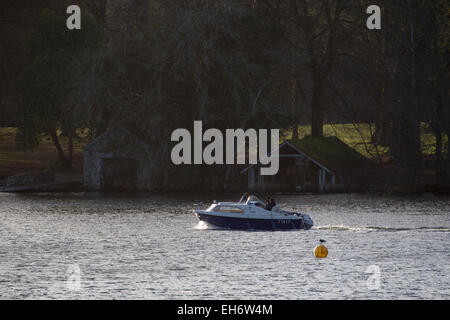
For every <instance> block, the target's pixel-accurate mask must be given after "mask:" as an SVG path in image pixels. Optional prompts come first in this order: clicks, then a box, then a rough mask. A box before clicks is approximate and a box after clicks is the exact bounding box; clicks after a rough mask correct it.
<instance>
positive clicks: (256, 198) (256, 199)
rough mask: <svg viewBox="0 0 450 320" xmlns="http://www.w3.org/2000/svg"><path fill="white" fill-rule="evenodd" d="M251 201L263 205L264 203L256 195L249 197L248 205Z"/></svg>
mask: <svg viewBox="0 0 450 320" xmlns="http://www.w3.org/2000/svg"><path fill="white" fill-rule="evenodd" d="M250 201H255V202H261V203H262V201H261V200H259V199H258V197H257V196H254V195H251V196H249V197H248V198H247V203H249V202H250Z"/></svg>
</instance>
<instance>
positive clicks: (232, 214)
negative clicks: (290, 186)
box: [194, 194, 313, 230]
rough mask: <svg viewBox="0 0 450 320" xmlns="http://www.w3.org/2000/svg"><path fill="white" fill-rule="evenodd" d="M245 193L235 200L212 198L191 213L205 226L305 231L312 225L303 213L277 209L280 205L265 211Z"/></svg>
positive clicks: (254, 199) (253, 198) (253, 197)
mask: <svg viewBox="0 0 450 320" xmlns="http://www.w3.org/2000/svg"><path fill="white" fill-rule="evenodd" d="M246 196H247V195H246V194H245V195H244V196H242V198H241V199H240V200H239V202H216V201H214V203H213V204H212V205H211V206H210V207H209V208H208V209H206V210H194V212H195V214H196V215H197V217H198V219H199V220H200V221H201V222H203V223H205V224H206V225H208V226H212V227H216V228H223V229H236V230H293V229H305V230H308V229H310V228H311V227H312V226H313V221H312V219H311V218H310V217H309V215H307V214H304V213H296V212H290V211H285V210H281V205H275V206H274V207H273V208H272V210H268V209H269V208H267V207H266V205H265V204H264V203H263V202H262V201H261V200H260V199H258V198H257V197H256V196H254V195H250V196H248V197H246ZM266 208H267V209H266Z"/></svg>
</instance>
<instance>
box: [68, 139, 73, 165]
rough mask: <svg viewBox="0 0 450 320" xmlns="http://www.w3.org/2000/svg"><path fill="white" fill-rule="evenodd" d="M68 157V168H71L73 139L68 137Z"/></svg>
mask: <svg viewBox="0 0 450 320" xmlns="http://www.w3.org/2000/svg"><path fill="white" fill-rule="evenodd" d="M68 144H69V156H68V159H67V160H68V162H69V168H72V164H73V138H72V137H70V138H69V142H68Z"/></svg>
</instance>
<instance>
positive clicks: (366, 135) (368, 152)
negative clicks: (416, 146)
mask: <svg viewBox="0 0 450 320" xmlns="http://www.w3.org/2000/svg"><path fill="white" fill-rule="evenodd" d="M374 130H375V127H374V126H370V125H369V124H366V123H355V124H352V123H348V124H326V125H324V128H323V132H324V135H325V136H326V137H330V136H336V137H338V138H339V139H341V140H342V141H344V142H345V143H346V144H347V145H349V146H350V147H352V148H353V149H355V150H356V151H358V152H359V153H361V154H362V155H364V156H366V157H368V158H370V159H379V160H382V159H384V158H385V156H386V153H387V152H388V151H389V148H387V147H384V146H377V145H375V144H373V143H372V142H371V136H372V133H373V131H374ZM298 134H299V138H303V137H304V136H305V135H309V134H311V126H300V127H299V130H298ZM285 138H286V139H290V138H291V132H289V133H288V134H287V136H286V137H285ZM442 140H443V141H442V150H443V152H447V150H446V145H447V136H446V135H444V137H443V139H442ZM421 143H422V153H423V154H424V155H433V154H434V153H435V151H436V137H435V136H434V135H433V134H432V133H429V132H427V130H426V126H425V124H423V125H422V128H421Z"/></svg>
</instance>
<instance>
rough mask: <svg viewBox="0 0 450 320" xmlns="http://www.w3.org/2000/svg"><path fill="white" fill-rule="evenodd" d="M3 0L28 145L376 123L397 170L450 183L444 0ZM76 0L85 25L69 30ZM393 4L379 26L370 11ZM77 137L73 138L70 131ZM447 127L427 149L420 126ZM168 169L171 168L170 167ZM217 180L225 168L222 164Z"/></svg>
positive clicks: (5, 47)
mask: <svg viewBox="0 0 450 320" xmlns="http://www.w3.org/2000/svg"><path fill="white" fill-rule="evenodd" d="M38 2H39V4H35V3H34V2H29V1H11V0H3V1H2V4H1V6H2V7H3V8H2V9H1V13H0V14H1V23H2V28H1V49H2V50H1V60H2V61H1V69H0V75H1V82H2V83H1V91H0V94H1V117H2V119H0V122H1V123H0V125H3V126H14V127H18V128H19V131H18V134H17V141H18V142H19V143H20V144H21V145H22V146H32V145H34V144H36V143H37V141H38V140H37V137H38V136H39V135H42V134H45V135H48V136H50V137H51V138H52V141H53V142H54V144H55V147H56V148H57V150H58V152H59V156H60V158H61V161H62V162H63V163H64V164H65V165H66V166H67V167H70V165H71V151H70V150H71V141H72V139H75V138H77V135H79V134H81V133H82V132H83V133H85V132H86V130H87V131H88V132H89V134H90V135H91V136H92V137H95V136H96V135H98V134H100V133H101V132H103V131H104V130H105V129H106V128H108V127H111V126H123V127H125V128H128V129H129V130H131V131H133V132H134V133H135V134H136V135H137V136H138V137H140V138H141V139H143V140H145V141H148V142H152V143H153V145H156V148H160V149H161V152H159V153H158V154H159V155H160V159H158V160H155V165H158V166H160V165H161V164H163V165H164V164H167V166H169V163H170V160H169V157H170V155H169V153H170V148H171V144H170V134H171V132H172V131H173V130H174V129H175V128H191V127H192V124H193V120H203V123H204V126H206V127H215V128H219V129H224V128H282V129H283V130H284V132H285V133H286V132H289V134H290V135H292V137H293V138H296V137H297V136H298V132H299V130H298V127H299V126H300V125H311V127H312V130H311V132H312V135H313V136H321V135H323V125H324V124H325V123H355V124H356V123H365V124H369V125H370V127H371V128H373V131H371V140H372V141H371V143H373V144H374V145H380V146H385V147H388V148H389V153H388V157H387V158H384V157H383V158H382V159H376V160H378V161H380V162H383V163H389V165H391V166H393V167H394V168H396V169H395V170H394V172H395V174H394V175H389V178H390V179H395V180H396V181H401V183H402V184H404V185H408V186H411V187H414V186H415V185H416V184H418V173H419V172H421V171H422V170H425V169H426V170H433V171H434V172H435V186H436V188H437V189H442V190H444V189H445V186H448V185H449V184H450V180H449V177H450V157H449V149H450V141H449V139H447V137H448V134H449V133H450V104H449V61H450V59H449V40H450V39H449V34H450V24H449V21H450V20H449V14H450V4H449V2H448V1H445V0H403V1H392V0H370V1H364V0H221V1H212V0H183V1H182V0H126V1H119V0H117V1H107V0H78V1H49V0H47V1H38ZM74 2H78V4H79V5H80V7H81V8H82V30H80V31H69V30H67V29H66V28H65V25H66V18H67V14H66V7H67V5H68V4H74ZM372 4H376V5H378V6H380V7H381V8H382V29H381V30H368V29H367V27H366V20H367V18H368V14H367V13H366V9H367V7H368V6H369V5H372ZM57 132H62V135H63V136H65V137H66V138H68V141H69V146H68V147H67V148H66V147H65V146H64V147H63V146H61V143H60V141H59V135H58V134H57ZM424 132H427V133H432V134H433V135H434V137H435V152H434V154H433V155H432V157H430V156H429V155H427V156H424V154H423V152H422V146H421V142H420V136H421V134H422V133H424ZM169 169H170V168H167V170H166V171H165V177H162V178H161V179H167V172H170V170H169ZM196 170H200V171H201V170H208V175H209V176H211V172H210V171H211V170H215V171H214V172H215V175H213V176H215V177H218V176H224V172H223V169H222V168H215V169H211V168H207V169H202V168H197V169H196Z"/></svg>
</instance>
